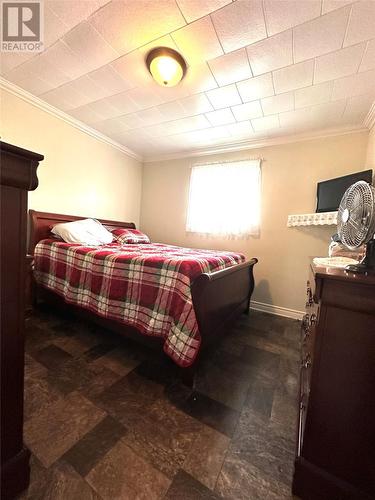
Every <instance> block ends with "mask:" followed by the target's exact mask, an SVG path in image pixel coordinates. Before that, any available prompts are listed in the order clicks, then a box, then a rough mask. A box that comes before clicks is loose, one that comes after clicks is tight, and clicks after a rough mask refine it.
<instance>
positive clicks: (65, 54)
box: [43, 41, 88, 80]
mask: <svg viewBox="0 0 375 500" xmlns="http://www.w3.org/2000/svg"><path fill="white" fill-rule="evenodd" d="M43 55H44V56H45V57H46V60H47V61H50V62H51V63H52V64H54V63H55V64H56V65H58V68H59V70H61V71H62V72H63V73H64V74H65V75H67V76H68V77H69V78H70V79H72V80H75V79H76V78H79V77H80V76H82V75H84V74H85V73H87V71H88V69H87V68H86V66H85V63H84V61H83V60H81V59H80V58H79V57H78V56H77V55H76V54H75V53H74V52H73V51H72V50H71V49H70V48H69V47H68V46H67V45H65V43H64V42H63V41H59V42H57V43H55V44H54V45H52V46H51V47H50V48H49V49H47V50H46V51H45V52H44V53H43Z"/></svg>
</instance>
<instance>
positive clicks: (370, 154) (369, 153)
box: [366, 126, 375, 185]
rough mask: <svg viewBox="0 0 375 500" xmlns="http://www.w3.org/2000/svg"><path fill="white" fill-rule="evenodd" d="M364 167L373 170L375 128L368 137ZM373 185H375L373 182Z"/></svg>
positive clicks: (374, 165)
mask: <svg viewBox="0 0 375 500" xmlns="http://www.w3.org/2000/svg"><path fill="white" fill-rule="evenodd" d="M366 167H368V168H373V169H375V126H374V127H372V129H371V130H370V133H369V136H368V144H367V157H366ZM373 184H374V185H375V181H374V182H373Z"/></svg>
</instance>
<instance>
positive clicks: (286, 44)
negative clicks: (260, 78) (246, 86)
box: [247, 30, 293, 75]
mask: <svg viewBox="0 0 375 500" xmlns="http://www.w3.org/2000/svg"><path fill="white" fill-rule="evenodd" d="M247 54H248V56H249V61H250V66H251V69H252V72H253V74H254V75H260V74H262V73H268V72H269V71H272V70H274V69H278V68H283V67H284V66H289V65H290V64H293V38H292V30H289V31H285V32H284V33H280V35H275V36H272V37H270V38H266V39H265V40H262V41H260V42H257V43H254V44H253V45H249V47H247Z"/></svg>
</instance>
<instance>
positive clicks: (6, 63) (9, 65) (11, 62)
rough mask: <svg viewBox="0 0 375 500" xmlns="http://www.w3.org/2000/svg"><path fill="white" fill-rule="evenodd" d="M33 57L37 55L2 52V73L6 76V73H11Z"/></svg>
mask: <svg viewBox="0 0 375 500" xmlns="http://www.w3.org/2000/svg"><path fill="white" fill-rule="evenodd" d="M32 57H35V54H33V53H32V52H28V53H26V54H23V53H20V52H2V53H1V57H0V73H1V74H2V75H5V73H9V71H11V70H12V69H15V68H17V67H18V66H20V65H21V64H23V63H24V62H26V61H28V60H29V59H31V58H32Z"/></svg>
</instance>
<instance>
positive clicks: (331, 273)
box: [310, 259, 375, 285]
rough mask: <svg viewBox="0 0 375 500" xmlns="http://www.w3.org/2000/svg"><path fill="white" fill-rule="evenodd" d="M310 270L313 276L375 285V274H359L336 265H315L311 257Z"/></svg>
mask: <svg viewBox="0 0 375 500" xmlns="http://www.w3.org/2000/svg"><path fill="white" fill-rule="evenodd" d="M310 266H311V269H312V272H313V273H314V276H315V277H318V278H325V279H334V280H340V281H346V282H352V283H353V282H354V283H363V284H366V285H375V274H368V275H366V274H360V273H352V272H347V271H345V269H342V268H338V267H328V266H317V265H315V264H314V263H313V261H312V259H311V263H310Z"/></svg>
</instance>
